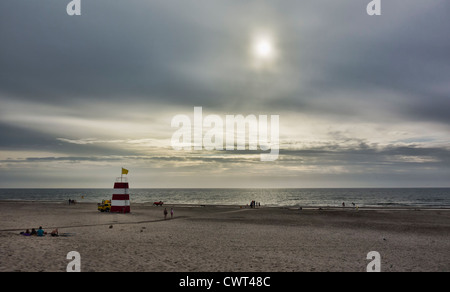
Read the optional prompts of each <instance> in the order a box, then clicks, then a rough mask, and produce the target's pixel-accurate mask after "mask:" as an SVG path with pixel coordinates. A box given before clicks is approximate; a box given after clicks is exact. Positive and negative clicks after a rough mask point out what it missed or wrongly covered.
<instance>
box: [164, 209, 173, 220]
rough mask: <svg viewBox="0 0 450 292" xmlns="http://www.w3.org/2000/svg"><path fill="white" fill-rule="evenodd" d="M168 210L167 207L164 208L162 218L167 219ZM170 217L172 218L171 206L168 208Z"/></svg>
mask: <svg viewBox="0 0 450 292" xmlns="http://www.w3.org/2000/svg"><path fill="white" fill-rule="evenodd" d="M168 214H169V212H168V211H167V208H164V220H166V219H167V215H168ZM170 218H171V219H173V208H171V209H170Z"/></svg>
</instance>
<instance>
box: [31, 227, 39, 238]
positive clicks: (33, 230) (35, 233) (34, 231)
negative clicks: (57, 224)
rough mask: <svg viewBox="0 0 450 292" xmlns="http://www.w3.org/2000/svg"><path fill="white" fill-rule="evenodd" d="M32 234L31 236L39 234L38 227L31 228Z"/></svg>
mask: <svg viewBox="0 0 450 292" xmlns="http://www.w3.org/2000/svg"><path fill="white" fill-rule="evenodd" d="M30 235H31V236H33V235H37V232H36V229H34V228H32V229H31V233H30Z"/></svg>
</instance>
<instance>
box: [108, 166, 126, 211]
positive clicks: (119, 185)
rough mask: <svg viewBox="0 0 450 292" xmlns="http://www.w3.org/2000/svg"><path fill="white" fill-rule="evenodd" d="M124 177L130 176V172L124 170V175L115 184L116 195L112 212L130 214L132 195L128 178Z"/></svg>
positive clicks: (113, 196)
mask: <svg viewBox="0 0 450 292" xmlns="http://www.w3.org/2000/svg"><path fill="white" fill-rule="evenodd" d="M123 175H128V170H127V169H125V168H122V174H121V176H120V177H118V178H116V182H115V183H114V194H113V195H112V200H111V212H114V213H130V211H131V208H130V194H129V190H128V189H129V186H128V178H127V177H124V176H123Z"/></svg>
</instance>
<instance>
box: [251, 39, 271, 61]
mask: <svg viewBox="0 0 450 292" xmlns="http://www.w3.org/2000/svg"><path fill="white" fill-rule="evenodd" d="M254 51H255V55H256V56H257V57H259V58H262V59H267V58H270V57H271V56H272V55H273V45H272V43H271V42H270V40H268V39H260V40H258V41H257V42H256V43H255V48H254Z"/></svg>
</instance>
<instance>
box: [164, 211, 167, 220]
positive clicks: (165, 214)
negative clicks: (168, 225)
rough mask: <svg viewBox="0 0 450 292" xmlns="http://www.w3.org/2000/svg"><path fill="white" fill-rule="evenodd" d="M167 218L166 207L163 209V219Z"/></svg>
mask: <svg viewBox="0 0 450 292" xmlns="http://www.w3.org/2000/svg"><path fill="white" fill-rule="evenodd" d="M166 219H167V208H165V209H164V220H166Z"/></svg>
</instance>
